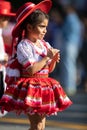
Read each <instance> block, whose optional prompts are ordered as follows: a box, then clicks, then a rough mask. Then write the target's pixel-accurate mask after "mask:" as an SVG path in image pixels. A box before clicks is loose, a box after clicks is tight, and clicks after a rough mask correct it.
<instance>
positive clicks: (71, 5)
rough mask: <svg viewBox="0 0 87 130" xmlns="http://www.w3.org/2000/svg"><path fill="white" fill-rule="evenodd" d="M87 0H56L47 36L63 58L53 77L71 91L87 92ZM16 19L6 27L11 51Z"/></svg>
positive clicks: (6, 45)
mask: <svg viewBox="0 0 87 130" xmlns="http://www.w3.org/2000/svg"><path fill="white" fill-rule="evenodd" d="M86 6H87V0H53V8H52V10H51V12H50V21H49V25H48V28H47V30H48V32H47V34H46V37H45V39H46V40H47V41H48V42H49V43H50V44H51V45H52V46H53V47H55V48H58V49H59V50H60V54H61V60H60V63H59V64H57V66H56V69H55V71H54V72H53V73H52V74H51V76H52V77H54V78H56V79H57V80H59V81H60V82H61V84H62V86H63V88H64V89H65V91H66V92H67V94H69V95H73V94H75V93H76V92H78V91H84V92H87V59H86V55H87V10H86V9H87V7H86ZM14 24H15V20H14V19H12V20H10V22H9V24H8V26H7V29H6V28H5V29H4V30H3V38H4V43H5V49H6V52H7V53H8V55H9V56H10V54H11V52H10V51H11V40H12V37H11V32H12V29H13V27H14Z"/></svg>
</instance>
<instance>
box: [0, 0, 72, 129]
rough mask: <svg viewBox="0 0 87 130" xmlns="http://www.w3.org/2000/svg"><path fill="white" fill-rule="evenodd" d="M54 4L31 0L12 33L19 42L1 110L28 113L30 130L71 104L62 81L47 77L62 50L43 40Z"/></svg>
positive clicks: (11, 63) (20, 11)
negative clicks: (32, 1)
mask: <svg viewBox="0 0 87 130" xmlns="http://www.w3.org/2000/svg"><path fill="white" fill-rule="evenodd" d="M51 5H52V3H51V1H50V0H44V1H42V2H40V3H39V4H37V5H35V4H33V3H31V2H28V3H25V4H24V5H23V6H21V7H20V8H19V10H18V11H17V14H16V16H17V24H16V25H15V27H14V29H13V32H12V35H13V38H14V39H16V41H17V42H16V43H15V51H14V54H13V59H12V58H11V60H10V61H9V66H8V67H7V79H6V81H7V83H8V85H7V89H6V92H5V94H4V95H3V97H2V99H1V103H0V104H1V105H2V110H3V109H5V110H7V111H15V112H16V113H18V114H20V113H22V112H23V113H25V114H26V115H27V116H28V118H29V121H30V130H44V128H45V120H46V116H50V115H54V114H56V113H57V112H59V111H62V110H64V109H65V108H67V107H68V106H70V105H71V104H72V102H71V101H70V99H69V98H68V97H67V95H66V94H65V92H64V90H63V88H62V87H61V85H60V83H59V82H58V81H56V80H55V79H53V78H50V77H48V76H49V73H50V72H52V71H53V70H54V68H55V65H56V62H59V60H60V53H59V50H57V49H54V48H52V47H51V46H50V44H49V43H48V42H46V41H44V40H43V38H44V36H45V34H46V32H47V29H46V28H47V26H48V21H49V17H48V15H47V13H48V11H49V10H50V8H51ZM14 57H15V58H14ZM9 78H10V80H9Z"/></svg>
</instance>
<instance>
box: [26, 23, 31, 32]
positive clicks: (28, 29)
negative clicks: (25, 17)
mask: <svg viewBox="0 0 87 130" xmlns="http://www.w3.org/2000/svg"><path fill="white" fill-rule="evenodd" d="M27 31H29V32H30V31H32V26H31V25H30V24H27Z"/></svg>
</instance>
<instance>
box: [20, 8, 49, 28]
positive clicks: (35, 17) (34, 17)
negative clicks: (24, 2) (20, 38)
mask: <svg viewBox="0 0 87 130" xmlns="http://www.w3.org/2000/svg"><path fill="white" fill-rule="evenodd" d="M45 18H46V19H49V16H48V15H47V14H46V13H44V12H42V11H41V10H35V11H34V12H33V13H31V14H30V15H29V16H28V17H27V18H26V19H25V21H24V22H23V24H22V27H25V26H26V25H27V24H28V23H29V24H31V25H32V26H33V27H35V26H36V25H37V24H40V23H41V22H42V21H43V19H45Z"/></svg>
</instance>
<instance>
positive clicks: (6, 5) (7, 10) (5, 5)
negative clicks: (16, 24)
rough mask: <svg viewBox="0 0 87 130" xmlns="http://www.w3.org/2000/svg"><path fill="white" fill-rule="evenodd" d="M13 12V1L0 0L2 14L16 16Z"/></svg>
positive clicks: (0, 12)
mask: <svg viewBox="0 0 87 130" xmlns="http://www.w3.org/2000/svg"><path fill="white" fill-rule="evenodd" d="M15 15H16V14H15V13H12V12H11V3H10V2H8V1H4V0H0V16H15Z"/></svg>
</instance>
